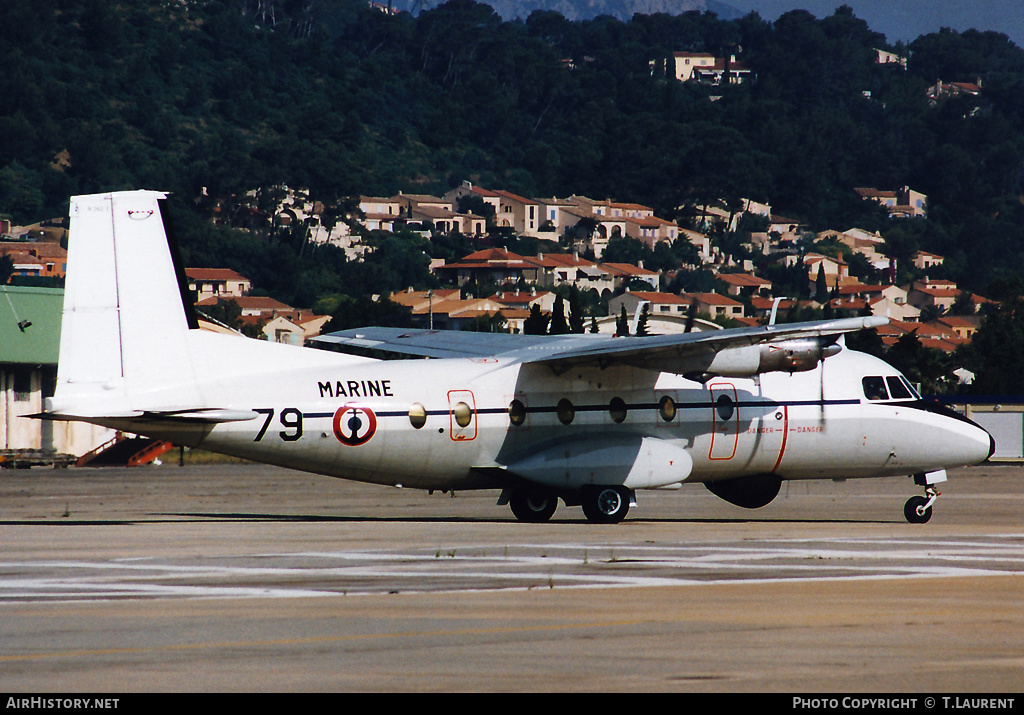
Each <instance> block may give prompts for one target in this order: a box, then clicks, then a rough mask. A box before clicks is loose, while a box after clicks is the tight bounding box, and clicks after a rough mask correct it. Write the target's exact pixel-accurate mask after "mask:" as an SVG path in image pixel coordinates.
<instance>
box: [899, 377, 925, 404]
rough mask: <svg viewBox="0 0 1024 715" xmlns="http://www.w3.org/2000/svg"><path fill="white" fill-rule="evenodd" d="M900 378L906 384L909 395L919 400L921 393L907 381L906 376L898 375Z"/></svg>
mask: <svg viewBox="0 0 1024 715" xmlns="http://www.w3.org/2000/svg"><path fill="white" fill-rule="evenodd" d="M900 379H901V380H903V384H904V385H906V386H907V389H908V390H910V396H911V397H913V398H914V399H915V400H920V399H921V393H919V392H918V391H917V390H915V389H914V386H913V385H911V384H910V383H909V382H907V378H905V377H903V376H902V375H900Z"/></svg>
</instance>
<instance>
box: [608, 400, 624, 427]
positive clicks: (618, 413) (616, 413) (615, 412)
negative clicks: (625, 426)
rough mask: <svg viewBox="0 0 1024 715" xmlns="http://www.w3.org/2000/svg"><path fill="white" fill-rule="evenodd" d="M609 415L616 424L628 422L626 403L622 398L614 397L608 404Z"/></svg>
mask: <svg viewBox="0 0 1024 715" xmlns="http://www.w3.org/2000/svg"><path fill="white" fill-rule="evenodd" d="M608 413H609V414H610V415H611V416H612V420H613V421H614V422H617V423H620V424H621V423H622V422H624V421H625V420H626V401H625V400H623V399H622V398H621V397H613V398H612V401H611V402H610V403H608Z"/></svg>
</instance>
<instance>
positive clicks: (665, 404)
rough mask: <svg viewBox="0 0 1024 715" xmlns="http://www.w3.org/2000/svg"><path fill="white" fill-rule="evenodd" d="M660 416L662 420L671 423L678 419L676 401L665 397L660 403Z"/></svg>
mask: <svg viewBox="0 0 1024 715" xmlns="http://www.w3.org/2000/svg"><path fill="white" fill-rule="evenodd" d="M658 414H659V415H661V419H663V420H665V421H666V422H671V421H672V420H674V419H675V418H676V401H675V400H673V399H672V398H671V397H669V396H668V395H665V396H664V397H662V398H661V400H659V401H658Z"/></svg>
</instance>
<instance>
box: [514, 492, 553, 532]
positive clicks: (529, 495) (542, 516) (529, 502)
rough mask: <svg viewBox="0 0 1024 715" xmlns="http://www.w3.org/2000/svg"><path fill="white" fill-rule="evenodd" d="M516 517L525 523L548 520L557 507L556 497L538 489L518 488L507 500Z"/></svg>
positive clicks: (537, 522)
mask: <svg viewBox="0 0 1024 715" xmlns="http://www.w3.org/2000/svg"><path fill="white" fill-rule="evenodd" d="M508 505H509V506H510V507H511V508H512V513H513V514H514V515H515V517H516V519H518V520H519V521H522V522H525V523H527V524H539V523H541V522H545V521H549V520H550V519H551V517H552V516H553V515H554V513H555V509H557V508H558V497H556V496H555V495H554V494H546V493H544V492H539V491H529V490H525V489H524V490H520V491H517V492H515V493H514V494H513V495H512V496H511V497H510V498H509V500H508Z"/></svg>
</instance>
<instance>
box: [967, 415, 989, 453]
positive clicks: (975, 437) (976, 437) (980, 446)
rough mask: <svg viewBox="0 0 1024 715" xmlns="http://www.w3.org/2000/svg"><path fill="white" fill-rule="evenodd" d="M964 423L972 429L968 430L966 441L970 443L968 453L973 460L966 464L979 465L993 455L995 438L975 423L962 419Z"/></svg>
mask: <svg viewBox="0 0 1024 715" xmlns="http://www.w3.org/2000/svg"><path fill="white" fill-rule="evenodd" d="M964 421H966V422H967V423H968V424H969V425H970V426H971V427H972V428H973V429H971V430H970V431H971V434H970V436H969V438H968V440H969V442H970V447H969V451H970V453H971V455H973V456H974V459H972V460H971V461H969V462H967V464H981V463H982V462H985V461H988V459H989V458H991V457H992V455H993V454H995V451H996V438H995V437H993V436H992V433H991V432H989V431H988V430H986V429H985V428H984V427H982V426H981V425H979V424H978V423H977V422H975V421H973V420H969V419H966V418H964Z"/></svg>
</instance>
